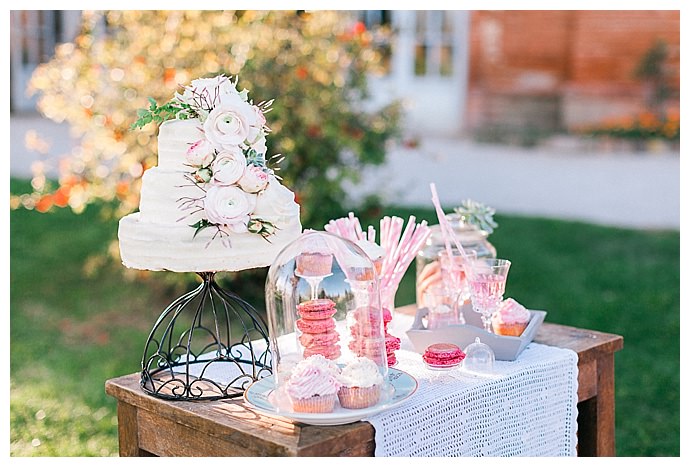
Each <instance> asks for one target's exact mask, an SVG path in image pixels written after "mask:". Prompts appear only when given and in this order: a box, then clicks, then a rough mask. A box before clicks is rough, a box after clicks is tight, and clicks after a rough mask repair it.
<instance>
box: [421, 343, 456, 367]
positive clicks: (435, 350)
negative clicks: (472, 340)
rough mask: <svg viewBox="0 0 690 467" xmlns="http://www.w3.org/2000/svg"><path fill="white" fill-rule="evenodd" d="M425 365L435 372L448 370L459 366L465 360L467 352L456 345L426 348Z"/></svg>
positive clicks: (446, 344) (439, 345) (439, 344)
mask: <svg viewBox="0 0 690 467" xmlns="http://www.w3.org/2000/svg"><path fill="white" fill-rule="evenodd" d="M422 359H423V360H424V363H426V364H427V366H428V367H429V368H431V369H434V370H446V369H450V368H454V367H456V366H458V365H459V364H460V363H461V362H462V361H463V360H464V359H465V352H463V351H462V349H460V347H458V346H457V345H455V344H449V343H445V342H443V343H438V344H432V345H430V346H429V347H427V348H426V351H425V352H424V355H423V356H422Z"/></svg>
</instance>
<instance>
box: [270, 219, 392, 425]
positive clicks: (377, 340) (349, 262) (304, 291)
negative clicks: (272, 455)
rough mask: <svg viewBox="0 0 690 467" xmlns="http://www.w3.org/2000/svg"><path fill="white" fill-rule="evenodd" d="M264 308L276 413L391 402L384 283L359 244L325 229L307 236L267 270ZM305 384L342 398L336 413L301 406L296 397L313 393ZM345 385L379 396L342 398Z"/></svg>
mask: <svg viewBox="0 0 690 467" xmlns="http://www.w3.org/2000/svg"><path fill="white" fill-rule="evenodd" d="M266 310H267V315H268V328H269V341H270V348H271V359H272V368H273V380H274V384H275V391H273V395H272V397H273V398H274V400H273V401H272V403H273V404H274V406H275V407H277V408H278V410H279V411H286V412H291V411H306V412H320V411H331V410H343V409H348V408H363V407H366V406H369V405H374V404H376V403H383V402H385V401H386V400H388V398H389V397H390V394H391V393H392V388H391V386H390V384H389V383H388V365H387V357H386V345H385V331H384V321H383V310H382V308H381V297H380V292H379V279H378V274H377V272H376V268H375V265H374V263H373V262H372V260H371V259H369V256H368V255H367V253H366V252H365V251H364V250H363V249H362V248H361V247H360V246H358V245H357V244H355V243H354V242H351V241H349V240H347V239H344V238H342V237H339V236H337V235H334V234H330V233H327V232H321V231H306V232H305V233H303V234H302V235H301V236H300V237H299V238H297V239H296V240H294V241H293V242H292V243H290V244H289V245H287V246H286V247H285V248H284V249H283V250H282V251H281V252H280V253H279V254H278V256H277V257H276V259H275V260H274V262H273V264H272V265H271V267H270V268H269V270H268V276H267V278H266ZM299 378H302V379H301V380H300V381H299V382H297V381H296V380H297V379H299ZM331 379H333V381H334V383H333V385H332V386H329V384H330V383H327V380H329V381H330V380H331ZM305 387H309V388H313V387H320V388H321V389H320V390H312V389H310V391H312V392H315V393H319V392H321V393H322V392H333V391H335V392H336V393H338V394H339V396H338V397H339V402H335V409H333V408H332V407H331V408H330V409H325V410H320V409H319V408H318V407H316V408H314V406H309V405H307V406H303V407H301V408H298V406H297V400H296V398H307V397H310V396H313V395H315V394H311V393H309V394H306V393H300V391H301V390H302V389H304V388H305ZM341 387H345V389H340V388H341ZM347 387H357V388H364V387H373V389H372V390H376V396H374V399H372V398H371V393H369V394H368V395H366V397H359V394H356V396H357V397H355V398H354V399H352V398H350V399H343V392H344V391H345V390H346V389H347ZM358 390H359V389H358ZM305 391H306V390H305Z"/></svg>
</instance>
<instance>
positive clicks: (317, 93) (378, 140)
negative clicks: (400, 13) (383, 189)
mask: <svg viewBox="0 0 690 467" xmlns="http://www.w3.org/2000/svg"><path fill="white" fill-rule="evenodd" d="M103 19H105V21H103ZM103 24H105V26H103ZM386 37H387V35H386V32H385V31H367V30H366V29H365V28H363V27H362V25H361V24H359V23H356V22H354V20H353V19H352V18H351V17H350V16H347V15H346V13H344V12H325V11H324V12H314V13H308V14H307V13H300V12H294V11H168V12H165V11H111V12H105V13H85V15H84V24H83V27H82V32H81V34H80V35H79V36H78V37H77V38H76V40H75V41H74V42H73V43H66V44H61V45H59V46H58V47H57V49H56V54H55V57H54V58H53V59H52V60H51V61H50V62H48V63H46V64H44V65H42V66H40V67H39V68H38V69H37V70H36V72H35V73H34V75H33V77H32V80H31V83H30V90H31V91H32V92H35V93H38V94H39V103H38V106H39V109H40V111H41V112H42V113H43V114H44V115H45V116H47V117H48V118H50V119H52V120H55V121H57V122H63V121H65V122H68V123H69V125H70V127H71V130H72V132H73V134H74V135H76V136H78V138H79V144H78V145H77V146H76V147H75V148H74V150H73V151H72V153H71V154H69V155H68V157H66V158H65V159H63V160H62V161H61V163H60V167H59V174H60V175H59V180H58V185H57V186H55V185H51V182H50V181H49V180H47V179H46V177H45V176H44V174H43V173H41V172H40V168H39V171H38V172H37V173H36V174H35V177H34V180H33V186H34V188H35V189H36V191H35V192H34V193H33V194H32V195H31V196H26V197H23V198H22V201H21V203H15V204H21V205H23V206H25V207H28V208H35V209H37V210H40V211H46V210H49V209H50V208H51V207H52V206H70V207H71V208H72V209H74V210H75V211H77V212H80V211H81V210H83V209H84V207H85V206H86V205H87V204H89V203H92V202H94V201H106V203H99V204H101V205H103V206H104V209H105V210H106V211H107V212H106V214H108V215H111V216H115V217H120V216H122V215H124V214H127V213H129V212H132V211H134V210H136V209H137V207H138V204H139V192H140V183H141V175H142V174H143V172H144V171H145V170H146V169H147V168H149V167H151V166H154V165H155V164H156V162H157V155H156V153H157V138H156V134H157V126H156V125H147V126H146V127H145V128H143V129H140V130H131V129H130V126H131V125H132V123H133V122H134V121H135V120H136V119H137V110H138V109H141V108H146V107H147V106H148V104H149V98H153V99H155V100H156V101H158V102H166V101H168V100H169V99H170V98H171V97H172V95H173V93H174V92H175V91H176V90H178V89H179V86H180V85H184V84H188V83H189V82H190V81H191V80H192V79H195V78H197V77H205V76H212V75H216V74H219V73H225V74H227V75H238V76H239V85H238V88H240V89H242V88H247V89H249V90H250V91H251V95H252V96H253V97H254V98H255V99H258V100H269V99H275V102H274V104H273V110H272V111H271V113H269V114H268V115H267V119H268V125H269V127H270V128H271V130H272V133H271V134H270V135H269V136H268V150H269V152H268V154H267V156H268V157H270V156H271V155H273V154H278V153H279V154H283V155H284V156H286V157H285V160H284V162H283V163H282V164H281V170H280V172H278V174H279V175H280V176H281V177H282V178H283V179H284V183H285V184H286V185H287V186H288V187H290V188H291V189H292V190H293V191H295V193H296V196H297V200H298V202H299V203H300V204H301V206H302V222H303V225H304V226H305V227H311V228H322V227H323V225H324V223H325V222H326V221H327V220H328V219H329V218H330V216H332V215H334V213H340V212H342V210H343V206H344V205H347V204H348V202H349V198H348V193H346V189H345V188H344V187H345V182H354V183H356V182H357V181H358V178H359V174H360V172H361V170H362V169H363V168H364V167H365V166H367V165H369V164H380V163H382V162H383V161H384V159H385V150H386V142H387V141H388V140H390V139H391V138H392V137H394V136H395V135H396V134H397V129H398V124H399V112H400V107H399V105H398V104H396V103H393V104H391V105H389V106H387V107H384V108H379V109H375V110H374V111H367V109H366V107H367V87H366V78H367V76H368V75H369V74H372V73H376V72H377V67H378V64H379V63H380V53H379V50H380V47H378V46H379V45H380V44H382V43H385V41H386Z"/></svg>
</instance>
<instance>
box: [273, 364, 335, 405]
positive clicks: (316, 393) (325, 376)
mask: <svg viewBox="0 0 690 467" xmlns="http://www.w3.org/2000/svg"><path fill="white" fill-rule="evenodd" d="M339 372H340V369H339V368H338V366H337V365H336V364H334V363H333V362H332V361H330V360H328V359H327V358H325V357H324V356H323V355H318V354H317V355H312V356H311V357H309V358H305V359H304V360H302V361H301V362H299V363H298V364H297V365H296V366H295V368H294V369H293V370H292V373H291V375H290V378H289V379H288V381H287V383H286V386H285V390H286V392H287V394H288V396H289V397H290V400H291V401H292V408H293V410H294V411H295V412H307V413H329V412H333V409H334V407H335V401H336V400H337V399H338V390H339V389H340V387H341V385H342V384H341V383H340V380H339V379H338V374H339Z"/></svg>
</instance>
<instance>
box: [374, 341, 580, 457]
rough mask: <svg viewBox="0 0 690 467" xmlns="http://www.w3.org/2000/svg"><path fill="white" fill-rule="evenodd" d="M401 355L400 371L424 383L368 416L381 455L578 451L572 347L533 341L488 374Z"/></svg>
mask: <svg viewBox="0 0 690 467" xmlns="http://www.w3.org/2000/svg"><path fill="white" fill-rule="evenodd" d="M403 336H404V334H402V335H400V337H401V338H402V339H403V342H404V341H405V339H406V337H403ZM403 347H407V346H405V345H404V346H403ZM397 356H398V361H399V363H398V364H397V365H396V368H398V369H400V370H403V371H406V372H408V373H410V374H411V375H412V376H414V377H415V378H416V379H417V381H418V382H419V388H418V389H417V392H415V394H413V395H412V396H411V397H410V399H409V400H407V401H406V402H405V403H404V404H403V405H401V406H399V407H396V408H395V409H392V410H390V411H386V412H383V413H381V414H378V415H376V416H373V417H371V418H369V419H367V421H368V422H369V423H371V424H372V425H373V426H374V428H375V430H376V438H375V440H376V452H375V454H376V456H575V455H576V444H577V435H576V431H577V354H576V353H575V352H573V351H572V350H568V349H560V348H556V347H549V346H546V345H541V344H536V343H532V344H530V345H529V346H527V348H526V349H525V350H524V351H523V352H522V353H521V354H520V356H519V357H518V359H517V360H515V361H512V362H508V361H496V363H495V367H494V373H495V374H494V375H492V376H489V377H480V376H472V375H470V374H468V373H464V372H462V370H458V369H456V370H454V371H452V372H448V373H442V372H441V373H440V372H437V371H431V370H428V369H426V367H425V366H424V363H423V361H422V357H421V355H419V354H418V353H415V352H412V351H409V350H399V351H398V352H397Z"/></svg>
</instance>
